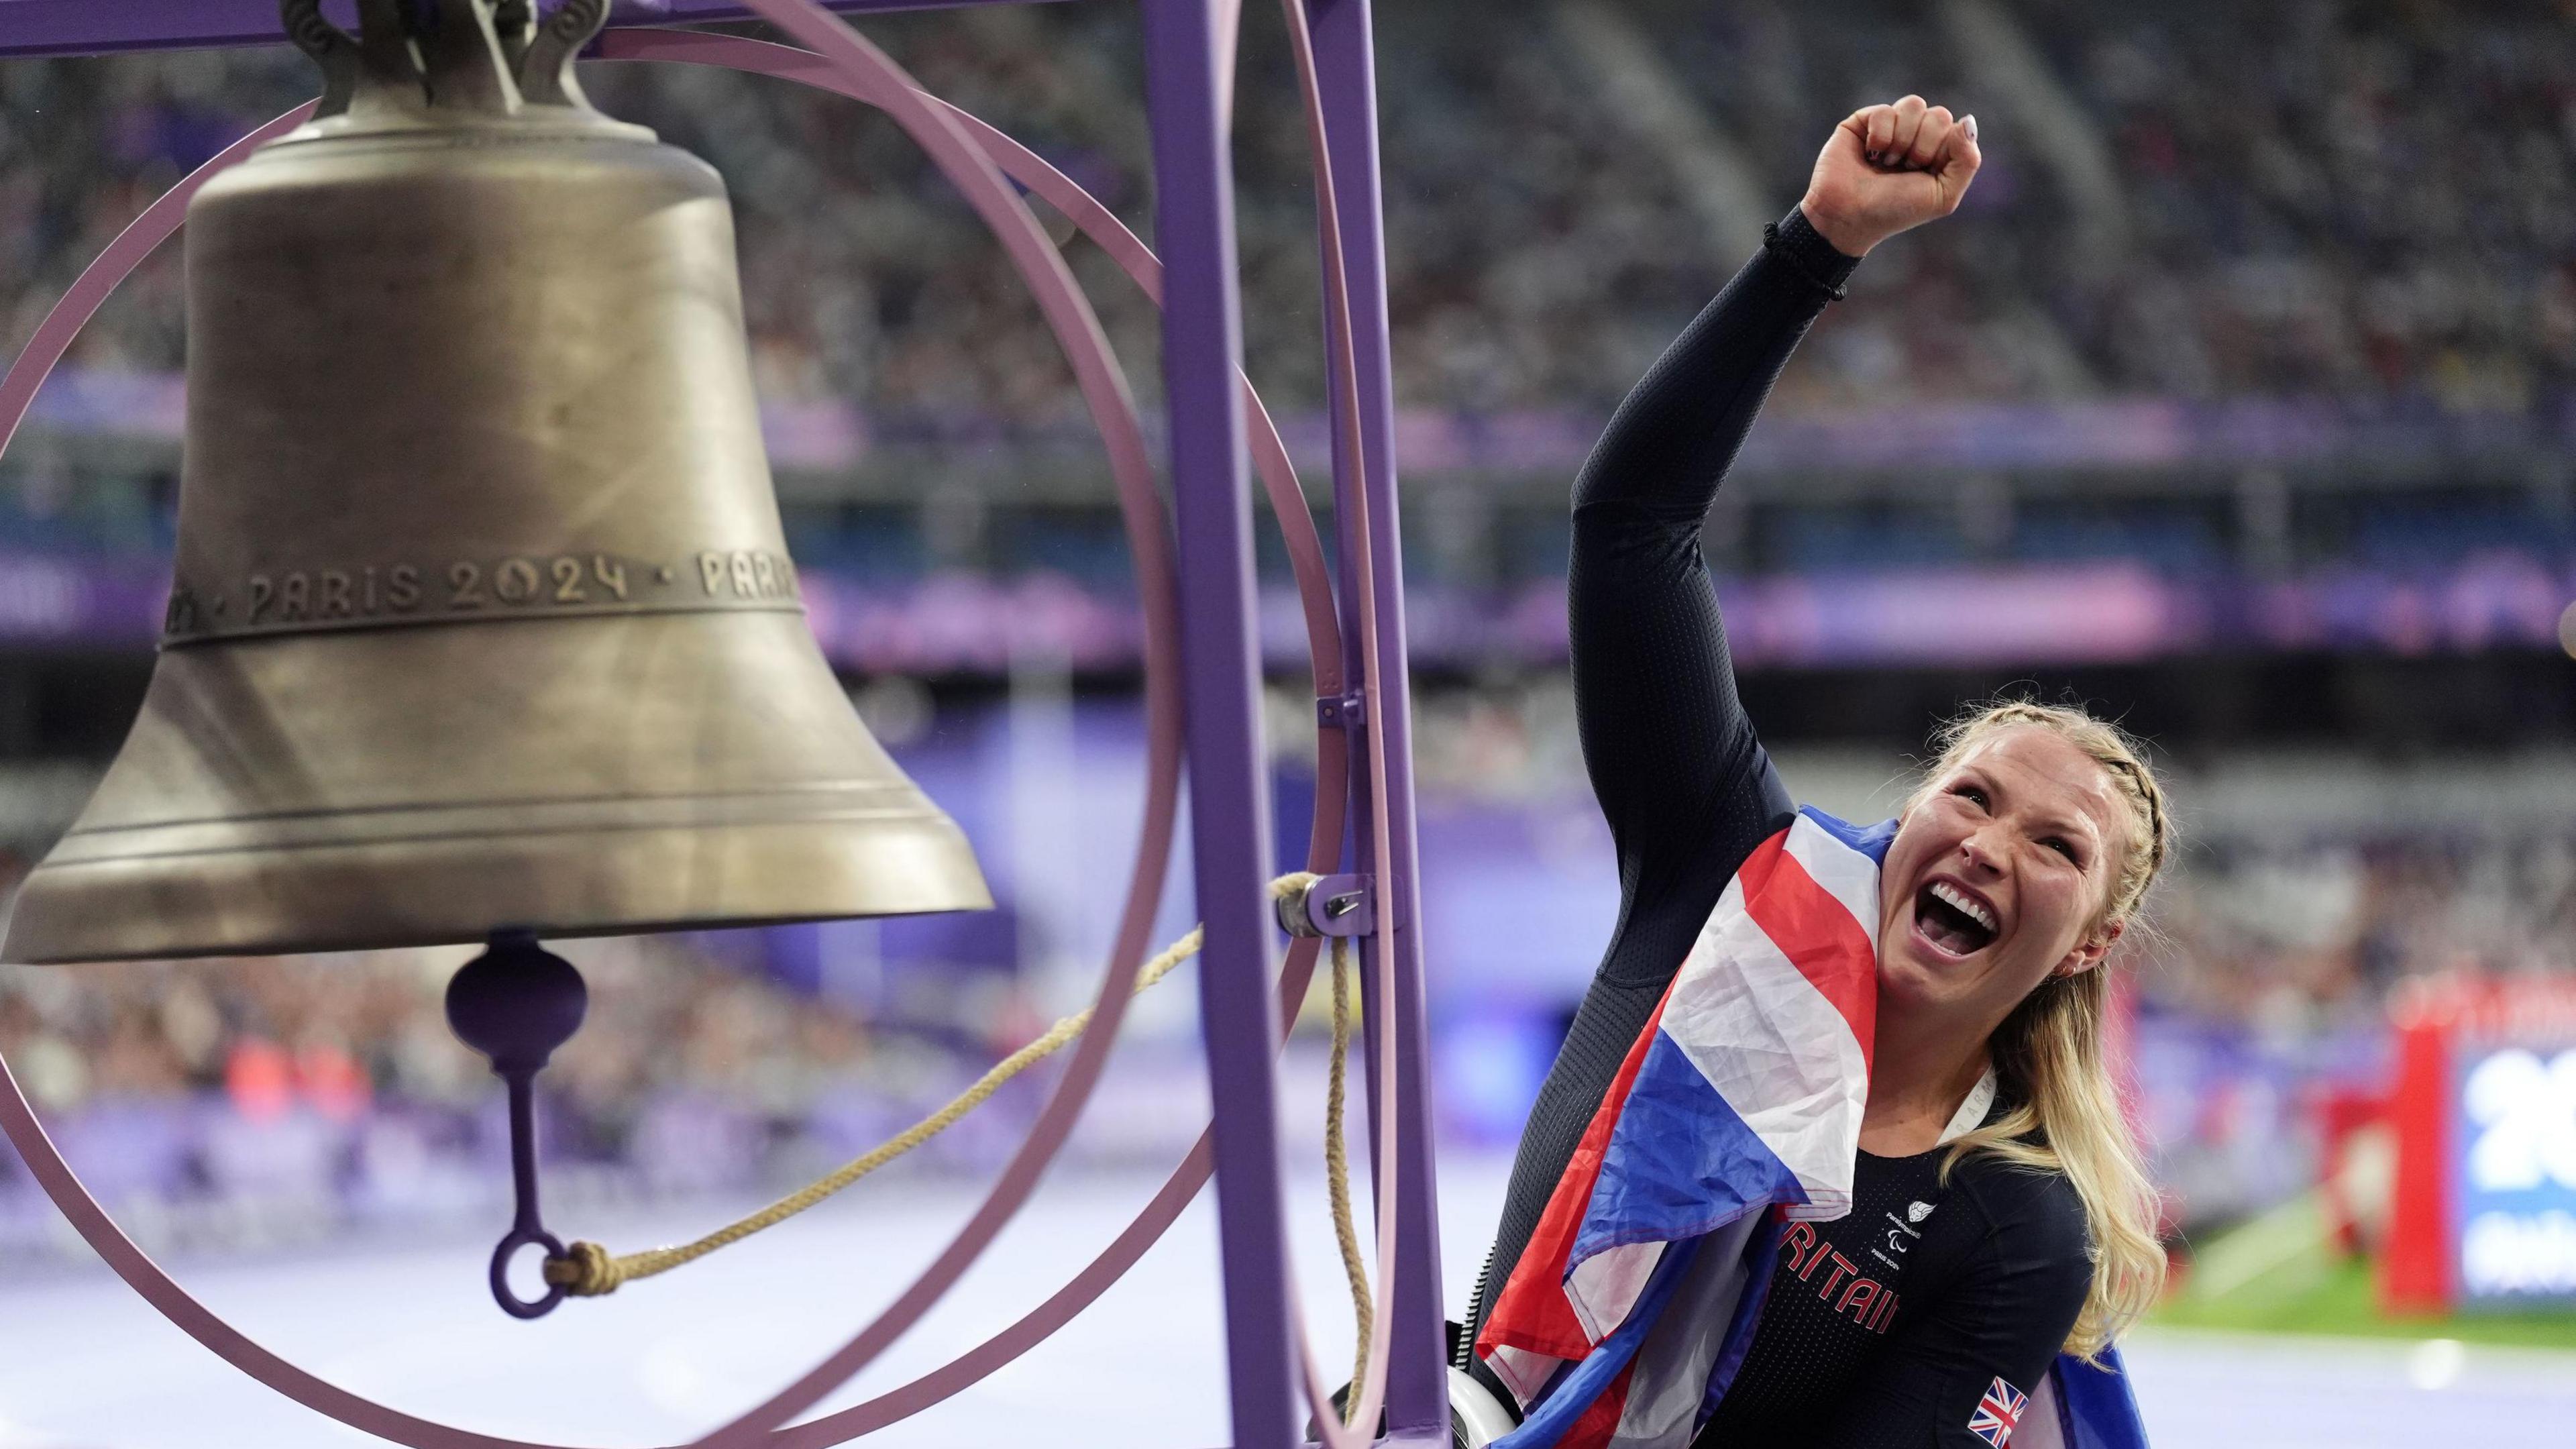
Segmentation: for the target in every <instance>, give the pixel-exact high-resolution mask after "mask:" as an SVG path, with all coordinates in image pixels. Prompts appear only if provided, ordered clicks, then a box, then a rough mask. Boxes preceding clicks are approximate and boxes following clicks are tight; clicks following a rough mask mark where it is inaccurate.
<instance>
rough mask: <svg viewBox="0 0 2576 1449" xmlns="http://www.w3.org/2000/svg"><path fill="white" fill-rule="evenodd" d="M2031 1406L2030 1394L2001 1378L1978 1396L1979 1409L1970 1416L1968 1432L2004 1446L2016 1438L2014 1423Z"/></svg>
mask: <svg viewBox="0 0 2576 1449" xmlns="http://www.w3.org/2000/svg"><path fill="white" fill-rule="evenodd" d="M2028 1407H2030V1397H2029V1396H2028V1395H2026V1394H2024V1393H2023V1392H2022V1391H2021V1390H2019V1389H2017V1388H2014V1387H2013V1386H2012V1385H2010V1384H2008V1383H2005V1382H2004V1381H2003V1380H2002V1379H2001V1378H1997V1379H1996V1380H1995V1381H1994V1383H1993V1384H1991V1385H1989V1386H1988V1387H1987V1389H1986V1396H1985V1397H1984V1398H1982V1399H1979V1400H1977V1412H1976V1414H1975V1415H1974V1416H1973V1417H1972V1418H1970V1419H1969V1420H1968V1432H1969V1433H1971V1434H1974V1435H1976V1436H1977V1437H1978V1438H1980V1439H1983V1440H1985V1441H1986V1442H1987V1443H1989V1444H1992V1445H1994V1446H1995V1449H2004V1446H2005V1445H2006V1444H2009V1443H2011V1442H2012V1433H2013V1426H2014V1425H2016V1424H2019V1423H2020V1422H2021V1414H2022V1410H2024V1409H2026V1408H2028Z"/></svg>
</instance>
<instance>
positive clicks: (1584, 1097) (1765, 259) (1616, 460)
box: [1470, 210, 1855, 1330]
mask: <svg viewBox="0 0 2576 1449" xmlns="http://www.w3.org/2000/svg"><path fill="white" fill-rule="evenodd" d="M1854 265H1855V263H1854V261H1853V259H1852V258H1849V257H1845V256H1843V255H1841V254H1840V253H1838V252H1836V251H1835V250H1834V249H1833V248H1832V246H1831V245H1829V244H1828V243H1827V242H1826V241H1825V240H1824V238H1823V237H1821V236H1819V235H1817V234H1816V232H1815V230H1814V229H1813V228H1812V227H1810V226H1808V225H1807V221H1806V218H1805V216H1804V215H1803V214H1801V213H1800V212H1798V211H1795V210H1792V211H1791V212H1790V213H1789V216H1788V218H1787V219H1786V220H1784V221H1783V222H1782V223H1781V224H1780V226H1779V227H1778V228H1777V229H1776V231H1775V232H1774V233H1773V234H1772V235H1771V236H1770V238H1769V240H1768V242H1767V244H1766V245H1765V246H1764V248H1763V249H1762V251H1760V252H1759V253H1757V254H1756V255H1755V256H1754V258H1753V259H1752V260H1751V261H1749V262H1747V263H1746V264H1745V265H1744V269H1743V270H1742V271H1740V272H1738V273H1736V275H1735V278H1734V280H1732V281H1730V282H1729V283H1727V285H1726V288H1725V290H1724V291H1721V292H1720V293H1718V295H1717V299H1716V300H1715V301H1713V302H1711V303H1710V304H1709V305H1708V307H1707V308H1706V309H1705V310H1703V311H1702V312H1701V313H1700V314H1699V316H1698V317H1697V318H1696V319H1694V320H1693V321H1692V322H1691V324H1690V326H1689V327H1688V328H1687V329H1686V330H1684V331H1683V333H1682V335H1681V337H1680V338H1679V339H1678V340H1676V341H1675V342H1674V343H1673V345H1672V346H1671V347H1670V348H1668V349H1667V350H1666V351H1665V353H1664V355H1663V356H1662V358H1661V359H1659V360H1658V361H1657V362H1656V363H1655V365H1654V367H1653V368H1652V369H1650V370H1649V371H1648V372H1647V374H1646V376H1645V378H1644V379H1643V380H1642V381H1640V382H1639V383H1638V384H1637V386H1636V388H1635V389H1634V390H1633V391H1631V392H1630V393H1629V394H1628V397H1627V399H1626V400H1625V401H1624V402H1622V403H1621V404H1620V405H1619V410H1618V412H1617V413H1616V414H1615V415H1613V417H1612V418H1611V420H1610V426H1609V429H1608V430H1607V431H1606V432H1604V433H1603V434H1602V436H1601V440H1600V442H1599V443H1597V444H1596V445H1594V447H1593V450H1592V456H1591V457H1590V458H1589V459H1588V460H1586V462H1585V463H1584V466H1583V471H1582V474H1581V476H1580V477H1579V478H1578V479H1577V481H1576V483H1575V485H1574V543H1573V558H1572V564H1571V570H1570V575H1569V578H1568V581H1567V591H1568V595H1569V609H1570V612H1571V616H1572V636H1573V655H1574V690H1575V709H1576V716H1577V724H1578V727H1579V728H1580V730H1581V733H1582V740H1583V757H1584V763H1585V765H1586V767H1587V768H1588V769H1589V771H1590V773H1591V777H1592V787H1593V791H1594V793H1595V794H1596V795H1597V796H1598V797H1599V798H1600V801H1601V810H1602V813H1603V814H1604V815H1605V816H1606V817H1608V820H1609V823H1610V832H1611V836H1612V839H1613V840H1614V841H1615V842H1616V844H1617V847H1618V853H1619V883H1620V901H1619V920H1618V924H1617V926H1616V928H1615V929H1614V930H1613V932H1612V934H1611V937H1610V944H1609V948H1608V949H1607V951H1605V952H1604V953H1603V956H1602V960H1601V965H1600V969H1599V971H1598V972H1597V973H1596V974H1595V976H1594V979H1593V982H1592V985H1591V987H1590V989H1589V990H1588V991H1586V993H1585V995H1584V998H1583V1004H1582V1006H1581V1007H1580V1008H1579V1009H1578V1011H1577V1012H1576V1015H1575V1019H1574V1024H1573V1027H1572V1028H1571V1030H1569V1031H1568V1033H1567V1035H1566V1041H1565V1045H1564V1046H1563V1047H1562V1048H1561V1049H1560V1050H1559V1051H1558V1054H1557V1058H1556V1064H1555V1066H1554V1067H1553V1068H1551V1069H1550V1071H1549V1072H1548V1077H1547V1082H1546V1084H1545V1085H1544V1086H1543V1087H1542V1088H1541V1089H1540V1092H1539V1098H1538V1103H1537V1105H1536V1107H1535V1108H1533V1109H1532V1111H1531V1113H1530V1119H1529V1124H1528V1126H1527V1127H1526V1128H1525V1129H1523V1132H1522V1135H1521V1143H1520V1152H1519V1155H1518V1157H1517V1158H1516V1159H1515V1161H1514V1162H1513V1164H1512V1178H1511V1186H1510V1189H1509V1192H1508V1194H1507V1196H1506V1198H1505V1201H1504V1206H1503V1216H1502V1222H1501V1225H1500V1226H1499V1227H1498V1228H1497V1230H1496V1232H1495V1235H1494V1250H1493V1257H1492V1260H1491V1264H1490V1266H1489V1268H1488V1270H1487V1287H1486V1289H1485V1291H1484V1292H1482V1293H1480V1294H1479V1295H1478V1301H1477V1303H1476V1304H1475V1305H1474V1306H1473V1308H1472V1309H1471V1311H1470V1328H1471V1330H1474V1329H1481V1328H1482V1327H1483V1323H1484V1315H1485V1313H1486V1311H1487V1310H1488V1308H1489V1307H1490V1306H1491V1303H1492V1300H1493V1297H1494V1296H1495V1295H1496V1294H1497V1293H1499V1292H1500V1291H1501V1288H1502V1284H1503V1283H1504V1281H1505V1280H1506V1279H1507V1278H1508V1277H1509V1276H1510V1273H1511V1269H1512V1265H1513V1264H1514V1263H1516V1262H1517V1261H1518V1260H1519V1258H1520V1254H1521V1250H1522V1248H1523V1247H1524V1246H1525V1245H1526V1244H1527V1243H1528V1241H1529V1236H1530V1233H1531V1231H1532V1229H1534V1228H1535V1227H1536V1226H1537V1224H1538V1218H1539V1215H1540V1213H1541V1212H1542V1211H1543V1210H1544V1209H1545V1208H1546V1206H1547V1199H1548V1195H1549V1194H1550V1193H1551V1192H1552V1191H1554V1189H1555V1187H1556V1183H1557V1179H1558V1178H1559V1177H1561V1176H1563V1174H1564V1172H1565V1165H1566V1162H1567V1160H1568V1159H1569V1158H1571V1157H1572V1156H1573V1153H1574V1147H1575V1144H1576V1142H1577V1141H1578V1140H1580V1138H1581V1137H1582V1135H1583V1129H1584V1126H1585V1124H1586V1123H1588V1122H1589V1121H1590V1120H1591V1117H1592V1114H1593V1112H1594V1111H1595V1110H1596V1109H1597V1108H1598V1107H1599V1106H1600V1103H1601V1098H1602V1094H1603V1093H1604V1092H1605V1091H1606V1090H1607V1089H1608V1087H1609V1084H1610V1079H1611V1076H1612V1075H1613V1074H1614V1073H1615V1072H1616V1071H1617V1069H1618V1066H1619V1062H1620V1059H1621V1058H1622V1057H1623V1056H1624V1055H1626V1053H1627V1050H1628V1047H1629V1045H1630V1044H1631V1043H1633V1042H1634V1041H1635V1040H1636V1037H1637V1033H1638V1031H1639V1030H1640V1029H1641V1028H1642V1027H1643V1026H1644V1024H1645V1020H1646V1017H1647V1015H1648V1013H1649V1012H1651V1011H1652V1010H1653V1008H1654V1004H1655V1002H1656V1000H1657V999H1659V998H1660V997H1661V996H1662V995H1663V991H1664V988H1665V987H1666V986H1667V985H1668V984H1670V982H1671V981H1672V978H1673V975H1674V973H1675V972H1677V971H1679V970H1680V969H1681V963H1682V958H1683V957H1684V956H1685V955H1686V954H1688V952H1689V950H1690V945H1691V941H1692V939H1693V938H1694V937H1695V936H1696V935H1697V934H1698V932H1699V929H1700V927H1701V926H1702V925H1703V924H1704V923H1705V922H1706V921H1707V919H1708V914H1709V911H1710V910H1711V909H1712V908H1713V907H1714V906H1715V905H1716V903H1717V897H1718V893H1719V892H1720V891H1722V890H1723V889H1724V888H1725V886H1726V882H1727V881H1728V880H1729V879H1730V878H1731V877H1733V875H1734V874H1735V871H1736V868H1737V867H1738V866H1740V865H1742V864H1743V863H1744V859H1745V857H1746V856H1747V855H1749V854H1751V853H1752V850H1753V847H1754V846H1756V845H1758V844H1760V843H1761V842H1762V840H1763V839H1764V838H1765V837H1767V836H1769V835H1770V834H1771V833H1772V832H1774V831H1776V830H1778V829H1779V828H1780V827H1781V825H1782V824H1784V823H1785V822H1786V820H1787V818H1788V816H1789V815H1790V813H1791V812H1792V810H1793V809H1794V806H1793V805H1792V803H1791V801H1790V798H1789V793H1788V790H1787V789H1786V787H1784V786H1783V785H1782V784H1781V782H1780V776H1779V772H1778V771H1777V770H1775V769H1773V768H1772V765H1771V761H1770V757H1769V756H1768V755H1767V754H1765V753H1764V752H1763V749H1762V745H1761V742H1760V740H1759V739H1757V738H1756V737H1755V734H1754V731H1753V725H1752V721H1750V720H1749V719H1747V718H1746V717H1745V714H1744V706H1743V702H1742V701H1741V700H1740V699H1739V698H1738V697H1737V695H1736V688H1735V671H1734V665H1733V664H1732V662H1731V661H1730V660H1729V659H1728V657H1727V652H1726V630H1725V628H1724V626H1723V624H1722V623H1721V622H1720V620H1719V618H1718V608H1717V591H1716V588H1715V586H1714V584H1713V582H1712V581H1711V579H1710V577H1709V573H1708V565H1707V562H1706V561H1705V560H1704V559H1703V558H1702V557H1701V554H1700V547H1699V539H1700V527H1701V523H1702V520H1703V519H1704V517H1705V516H1706V514H1707V512H1708V508H1709V505H1710V504H1711V503H1712V502H1713V501H1715V499H1716V497H1717V489H1718V484H1719V482H1720V481H1721V480H1722V479H1723V478H1724V477H1725V474H1726V470H1727V468H1728V466H1729V465H1730V464H1732V463H1733V462H1734V460H1735V454H1736V451H1737V449H1739V448H1740V447H1742V445H1743V442H1744V436H1745V434H1746V432H1747V431H1749V430H1750V429H1751V428H1752V426H1753V418H1754V415H1755V414H1756V413H1757V412H1759V411H1760V409H1761V406H1762V402H1763V399H1764V398H1766V397H1767V396H1769V395H1770V391H1771V386H1772V383H1773V382H1774V381H1775V380H1777V379H1778V377H1779V375H1780V370H1781V368H1782V367H1783V366H1785V365H1786V364H1787V362H1788V360H1789V354H1790V352H1791V351H1792V350H1793V349H1795V348H1796V346H1797V344H1798V340H1799V339H1800V338H1801V337H1803V336H1805V335H1806V331H1807V327H1808V325H1809V324H1810V323H1812V322H1813V321H1814V320H1815V318H1816V316H1817V314H1818V313H1819V312H1821V311H1823V310H1824V306H1825V303H1826V301H1827V300H1828V299H1829V298H1830V297H1832V296H1833V295H1835V294H1836V289H1837V288H1839V286H1840V284H1841V283H1842V281H1843V279H1844V278H1845V277H1846V276H1848V275H1849V274H1850V272H1851V269H1852V267H1853V266H1854Z"/></svg>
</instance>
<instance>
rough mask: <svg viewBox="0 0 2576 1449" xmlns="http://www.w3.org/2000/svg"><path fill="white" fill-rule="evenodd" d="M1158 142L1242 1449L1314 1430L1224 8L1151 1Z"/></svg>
mask: <svg viewBox="0 0 2576 1449" xmlns="http://www.w3.org/2000/svg"><path fill="white" fill-rule="evenodd" d="M1143 14H1144V23H1145V93H1146V107H1147V113H1148V116H1149V118H1150V120H1151V122H1152V126H1153V133H1154V179H1155V188H1154V245H1155V247H1156V248H1157V249H1158V250H1160V251H1161V252H1162V254H1163V297H1164V303H1163V386H1164V396H1165V399H1166V404H1165V405H1166V407H1167V408H1168V409H1169V412H1170V416H1171V431H1172V498H1173V505H1174V506H1173V512H1174V518H1175V522H1176V527H1177V535H1178V539H1179V544H1180V565H1181V567H1180V603H1181V657H1182V670H1181V676H1182V683H1183V701H1184V703H1183V719H1184V722H1185V724H1186V727H1187V730H1188V747H1189V768H1190V846H1191V851H1192V865H1193V869H1194V872H1195V878H1196V881H1197V890H1198V908H1199V919H1200V920H1201V921H1202V922H1203V923H1204V925H1205V927H1206V931H1207V938H1206V946H1205V948H1204V949H1203V951H1202V952H1201V954H1200V957H1199V1023H1200V1030H1201V1032H1202V1034H1203V1035H1204V1036H1205V1038H1206V1041H1207V1055H1208V1088H1209V1094H1210V1096H1211V1098H1212V1099H1213V1103H1214V1106H1215V1114H1216V1126H1215V1135H1216V1142H1215V1152H1216V1202H1217V1234H1218V1241H1219V1243H1220V1245H1221V1246H1222V1248H1223V1251H1224V1257H1225V1324H1226V1328H1225V1335H1226V1367H1227V1373H1228V1377H1229V1379H1230V1381H1231V1384H1232V1389H1233V1419H1234V1449H1286V1446H1289V1445H1293V1444H1295V1443H1297V1442H1299V1440H1300V1439H1301V1438H1302V1436H1301V1435H1300V1434H1299V1432H1298V1430H1299V1427H1300V1425H1301V1423H1302V1419H1301V1417H1300V1415H1299V1414H1298V1413H1297V1398H1296V1391H1295V1388H1294V1385H1295V1382H1296V1364H1295V1359H1294V1353H1295V1350H1294V1349H1293V1347H1292V1346H1291V1345H1292V1340H1291V1336H1290V1324H1289V1309H1290V1301H1291V1300H1290V1297H1289V1290H1288V1237H1287V1225H1286V1221H1285V1214H1284V1211H1283V1206H1282V1203H1281V1200H1280V1154H1279V1119H1278V1106H1277V1083H1276V1081H1275V1080H1274V1078H1273V1075H1272V1066H1271V1052H1272V1049H1273V1046H1274V1044H1275V1043H1276V1042H1277V1040H1278V1016H1277V1011H1278V1008H1277V1007H1276V1006H1275V1005H1274V1004H1273V1001H1272V991H1271V985H1270V977H1271V973H1270V933H1271V931H1272V930H1273V929H1274V927H1273V926H1272V924H1271V922H1270V918H1269V904H1268V902H1269V892H1268V889H1267V883H1268V881H1269V879H1270V811H1269V800H1268V795H1269V792H1268V790H1267V789H1266V788H1265V785H1266V783H1267V773H1266V771H1265V769H1264V762H1263V757H1262V751H1261V724H1260V722H1261V716H1260V675H1259V669H1260V658H1261V656H1260V654H1259V652H1258V646H1257V643H1256V640H1255V638H1254V633H1253V597H1252V580H1253V567H1252V495H1251V489H1250V486H1249V480H1248V478H1247V476H1246V474H1245V470H1244V464H1245V453H1244V432H1243V426H1244V425H1243V406H1242V396H1241V394H1240V393H1239V392H1238V391H1237V390H1236V385H1235V376H1236V368H1237V366H1238V365H1239V364H1240V362H1241V361H1242V357H1243V345H1242V316H1241V312H1240V301H1239V298H1238V297H1237V295H1236V290H1235V253H1234V178H1233V172H1232V169H1231V166H1230V162H1229V158H1228V153H1227V146H1226V135H1227V125H1226V118H1225V116H1224V115H1223V114H1222V113H1221V111H1220V110H1219V107H1218V101H1217V97H1218V95H1219V93H1220V91H1221V90H1222V87H1221V86H1220V84H1219V72H1218V67H1219V66H1232V65H1233V64H1234V57H1233V56H1232V55H1231V54H1230V53H1226V52H1224V51H1222V50H1221V49H1220V45H1219V41H1218V35H1219V31H1218V27H1217V25H1216V15H1215V0H1144V7H1143Z"/></svg>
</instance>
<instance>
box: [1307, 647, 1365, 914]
mask: <svg viewBox="0 0 2576 1449" xmlns="http://www.w3.org/2000/svg"><path fill="white" fill-rule="evenodd" d="M1315 723H1317V724H1319V725H1322V726H1324V727H1325V728H1326V729H1346V730H1355V729H1359V728H1361V727H1362V726H1364V725H1366V724H1367V723H1368V696H1367V695H1365V694H1363V693H1361V692H1360V691H1358V690H1356V689H1354V690H1352V691H1351V692H1350V693H1348V694H1344V695H1326V696H1323V697H1320V698H1318V699H1317V700H1316V701H1315ZM1336 879H1339V877H1336Z"/></svg>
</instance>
